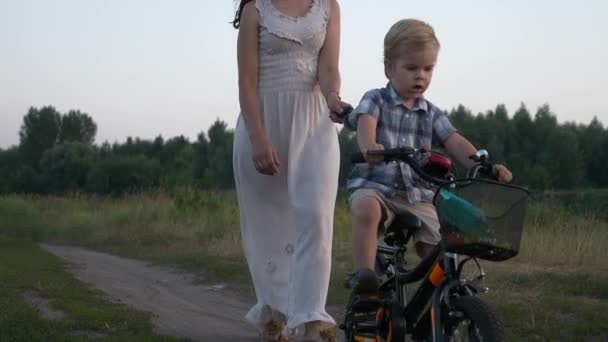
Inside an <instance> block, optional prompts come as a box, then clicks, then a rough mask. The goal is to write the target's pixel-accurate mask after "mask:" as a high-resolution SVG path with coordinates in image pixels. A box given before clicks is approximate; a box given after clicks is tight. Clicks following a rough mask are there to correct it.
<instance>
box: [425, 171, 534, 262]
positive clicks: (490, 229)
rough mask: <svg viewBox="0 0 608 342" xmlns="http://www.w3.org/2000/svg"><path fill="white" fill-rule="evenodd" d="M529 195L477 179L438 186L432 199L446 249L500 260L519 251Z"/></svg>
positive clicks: (509, 186) (517, 189)
mask: <svg viewBox="0 0 608 342" xmlns="http://www.w3.org/2000/svg"><path fill="white" fill-rule="evenodd" d="M528 197H529V192H528V191H527V190H526V189H524V188H521V187H518V186H514V185H508V184H500V183H496V182H491V181H487V180H481V179H467V180H457V181H454V182H451V183H448V184H445V185H442V186H441V187H440V188H439V189H438V190H437V193H436V195H435V198H434V199H433V203H434V204H435V207H436V208H437V215H438V217H439V222H440V224H441V235H442V239H443V242H444V244H445V246H446V250H447V251H450V252H454V253H458V254H464V255H469V256H473V257H476V258H480V259H485V260H493V261H501V260H506V259H509V258H512V257H514V256H515V255H517V253H518V252H519V243H520V241H521V234H522V231H523V227H524V219H525V215H526V208H527V204H528Z"/></svg>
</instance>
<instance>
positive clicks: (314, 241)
mask: <svg viewBox="0 0 608 342" xmlns="http://www.w3.org/2000/svg"><path fill="white" fill-rule="evenodd" d="M256 8H257V9H258V11H259V14H260V22H261V23H260V31H259V81H258V82H259V83H258V105H259V109H260V112H261V113H262V117H263V119H262V120H263V125H264V128H265V130H266V132H267V134H268V136H269V138H270V139H271V141H272V143H273V145H274V147H275V148H276V150H277V153H278V156H279V161H280V174H279V175H278V176H274V177H272V176H266V175H262V174H260V173H258V172H257V171H256V170H255V168H254V166H253V162H252V156H251V143H250V140H249V137H248V134H247V129H246V126H245V122H244V121H243V117H242V115H241V116H239V119H238V122H237V125H236V129H235V139H234V154H233V164H234V174H235V180H236V189H237V193H238V201H239V208H240V218H241V234H242V239H243V247H244V252H245V256H246V258H247V262H248V265H249V270H250V272H251V276H252V279H253V284H254V286H255V292H256V297H257V304H256V305H255V306H254V307H253V308H252V309H251V310H250V311H249V313H248V314H247V316H246V319H247V320H248V321H249V322H250V323H252V324H254V325H255V326H257V327H258V328H261V327H262V326H263V325H264V323H265V322H267V321H268V320H269V319H270V317H275V318H276V317H280V318H282V319H285V320H286V323H287V326H288V327H289V328H291V329H293V328H296V327H300V326H301V325H302V324H304V323H306V322H310V321H315V320H320V321H325V322H329V323H332V324H335V321H334V319H333V318H332V317H331V316H330V315H329V314H327V312H326V311H325V301H326V298H327V289H328V286H329V275H330V269H331V250H332V233H333V217H334V205H335V199H336V192H337V187H338V168H339V161H340V154H339V147H338V137H337V131H336V128H335V126H334V125H333V123H332V121H331V120H330V119H329V117H328V108H327V104H326V102H325V99H324V97H323V95H322V94H321V91H320V89H319V85H318V80H317V66H318V61H319V51H320V49H321V48H322V46H323V43H324V41H325V31H326V26H327V21H328V19H329V1H328V0H313V4H312V5H311V8H310V9H309V11H308V12H307V14H305V15H304V16H302V17H298V18H293V17H289V16H286V15H283V14H282V13H281V12H279V11H278V10H277V9H276V8H275V7H274V6H273V5H272V3H271V2H270V0H256Z"/></svg>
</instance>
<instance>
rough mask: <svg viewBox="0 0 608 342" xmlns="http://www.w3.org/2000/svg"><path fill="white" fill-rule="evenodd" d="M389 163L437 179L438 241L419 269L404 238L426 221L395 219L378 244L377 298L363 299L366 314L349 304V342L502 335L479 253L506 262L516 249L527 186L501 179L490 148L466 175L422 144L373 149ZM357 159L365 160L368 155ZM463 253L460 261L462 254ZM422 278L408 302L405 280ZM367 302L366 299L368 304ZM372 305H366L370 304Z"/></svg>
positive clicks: (479, 153)
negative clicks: (458, 175) (469, 273)
mask: <svg viewBox="0 0 608 342" xmlns="http://www.w3.org/2000/svg"><path fill="white" fill-rule="evenodd" d="M368 153H369V155H377V156H383V157H384V161H385V162H388V161H401V162H405V163H407V164H408V165H409V166H410V167H411V168H412V169H413V170H414V171H415V172H416V173H417V174H418V175H419V176H420V177H421V178H422V179H423V180H425V181H427V182H429V183H432V184H435V185H437V186H438V187H437V189H436V191H435V196H434V199H433V204H434V205H435V207H436V210H437V214H438V217H439V222H440V226H441V229H440V231H441V235H442V240H441V242H440V243H439V244H438V245H437V246H435V248H434V250H433V252H432V253H431V254H430V255H429V256H427V257H425V258H424V259H422V260H421V261H420V262H419V263H418V264H417V265H416V266H415V267H414V268H411V269H410V268H409V266H408V265H407V263H406V260H405V252H406V250H407V246H406V245H407V244H408V242H409V241H410V239H411V237H412V236H413V234H414V233H415V232H416V231H417V229H419V228H420V227H421V225H422V223H421V221H420V219H419V218H418V217H416V216H414V215H411V214H406V215H400V216H398V217H396V218H395V220H394V222H393V223H392V224H391V225H390V227H388V228H387V229H386V230H385V231H384V236H383V240H384V242H385V245H380V244H379V245H378V249H377V254H376V266H375V271H376V274H377V277H378V278H379V279H381V282H380V286H379V291H378V295H379V296H378V298H358V299H356V300H359V302H358V304H363V305H358V307H366V306H367V307H369V309H368V310H365V311H363V312H361V311H356V312H355V311H353V310H350V308H347V312H346V317H345V319H344V323H343V324H341V326H340V328H342V329H343V330H344V331H345V336H346V340H347V341H348V342H355V341H356V342H366V341H373V342H395V341H398V342H401V341H405V338H406V335H409V336H410V337H411V338H412V339H415V340H426V341H503V340H504V327H503V325H502V323H501V321H500V319H499V318H498V316H497V314H496V313H495V312H494V310H493V309H492V308H491V307H490V306H489V305H487V304H486V303H485V302H484V301H483V300H482V299H481V298H480V297H479V295H480V294H481V293H484V292H487V291H488V289H487V288H486V287H484V286H483V284H482V280H483V279H484V277H485V273H484V271H483V269H482V267H481V265H480V264H479V262H478V259H484V260H490V261H504V260H507V259H510V258H512V257H514V256H515V255H517V253H518V251H519V243H520V240H521V233H522V231H523V221H524V218H525V212H526V208H527V199H528V197H529V192H528V191H527V190H526V189H524V188H522V187H519V186H515V185H510V184H501V183H497V182H495V181H492V180H488V179H484V178H481V177H479V176H485V177H487V178H496V172H495V169H494V164H493V163H491V162H490V160H489V155H488V153H487V152H486V151H485V150H480V151H477V153H476V154H475V155H473V156H471V158H472V159H473V160H474V161H476V162H478V164H477V165H476V166H474V167H472V168H471V169H469V170H468V173H467V177H466V178H464V179H460V180H455V179H454V174H453V167H452V162H451V160H450V159H449V158H447V157H445V156H444V155H442V154H439V153H436V152H430V151H427V150H425V149H413V148H397V149H387V150H380V151H368ZM351 161H352V162H353V163H361V162H365V159H364V158H363V155H362V154H361V153H357V154H355V155H353V156H352V158H351ZM459 255H462V256H464V259H463V260H461V261H459V260H458V256H459ZM470 261H474V262H475V264H476V266H477V269H478V271H479V275H478V276H476V277H474V278H473V279H464V278H463V274H462V271H463V267H464V265H465V264H466V263H468V262H470ZM417 281H421V282H420V284H419V285H418V286H417V288H416V290H415V292H414V294H413V295H412V298H411V300H409V298H408V294H407V291H406V284H410V283H414V282H417ZM363 302H367V303H363ZM366 304H367V305H366Z"/></svg>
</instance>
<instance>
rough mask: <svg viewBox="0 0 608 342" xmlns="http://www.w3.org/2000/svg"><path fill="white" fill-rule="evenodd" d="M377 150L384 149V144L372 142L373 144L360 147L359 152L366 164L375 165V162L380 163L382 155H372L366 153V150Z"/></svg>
mask: <svg viewBox="0 0 608 342" xmlns="http://www.w3.org/2000/svg"><path fill="white" fill-rule="evenodd" d="M378 150H384V145H382V144H377V143H373V144H369V145H366V146H363V147H362V148H361V152H362V153H363V158H365V161H366V162H367V163H368V164H371V165H376V164H380V163H381V162H382V161H383V160H384V157H383V156H374V155H368V154H367V151H378Z"/></svg>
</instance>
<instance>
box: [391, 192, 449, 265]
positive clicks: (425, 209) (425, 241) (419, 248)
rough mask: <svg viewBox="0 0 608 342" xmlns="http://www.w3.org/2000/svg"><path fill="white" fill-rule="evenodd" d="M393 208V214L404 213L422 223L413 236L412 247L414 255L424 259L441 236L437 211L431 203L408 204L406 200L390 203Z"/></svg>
mask: <svg viewBox="0 0 608 342" xmlns="http://www.w3.org/2000/svg"><path fill="white" fill-rule="evenodd" d="M392 205H393V206H395V207H396V208H394V209H395V212H396V213H398V212H400V211H406V212H409V213H411V214H413V215H416V216H417V217H418V218H420V220H421V221H422V227H421V228H420V230H419V231H418V232H417V233H416V234H415V235H414V241H415V244H414V247H415V249H416V254H418V256H419V257H420V258H424V257H426V256H428V255H429V254H431V252H432V251H433V249H434V248H435V245H437V244H438V243H439V241H440V240H441V234H440V233H439V219H438V218H437V211H436V210H435V207H434V206H433V205H432V204H431V203H426V202H422V203H416V204H410V203H409V202H407V201H406V200H399V201H396V202H392Z"/></svg>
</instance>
